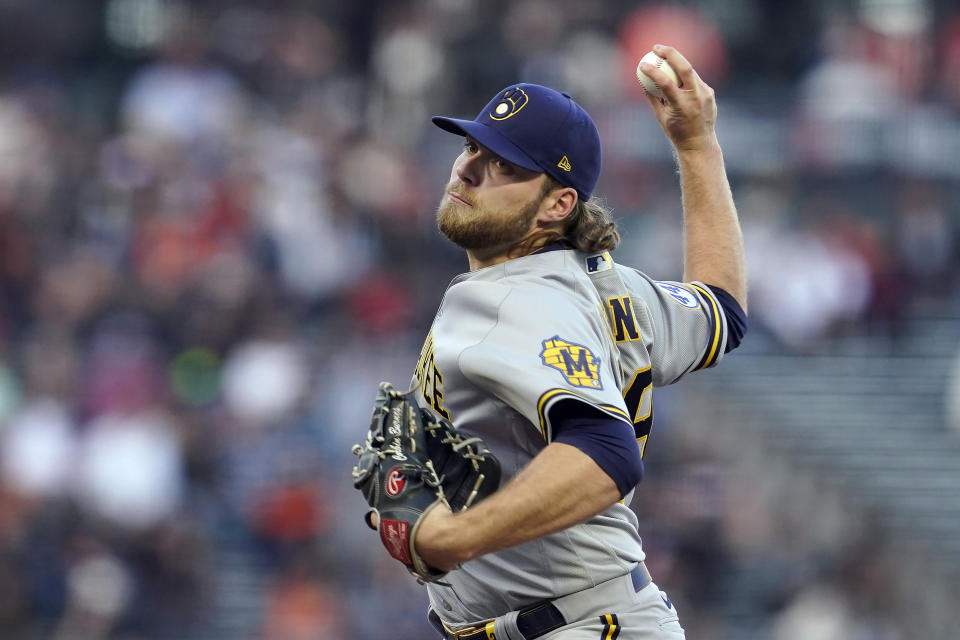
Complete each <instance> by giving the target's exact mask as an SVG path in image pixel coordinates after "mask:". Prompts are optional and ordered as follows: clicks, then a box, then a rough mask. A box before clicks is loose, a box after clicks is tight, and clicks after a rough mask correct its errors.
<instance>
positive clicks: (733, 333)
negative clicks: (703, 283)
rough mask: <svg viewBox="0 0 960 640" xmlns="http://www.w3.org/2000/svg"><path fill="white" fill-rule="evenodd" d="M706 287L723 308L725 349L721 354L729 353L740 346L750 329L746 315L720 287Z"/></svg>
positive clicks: (734, 300)
mask: <svg viewBox="0 0 960 640" xmlns="http://www.w3.org/2000/svg"><path fill="white" fill-rule="evenodd" d="M707 287H708V288H709V289H710V291H712V292H713V295H715V296H717V301H718V302H720V306H721V307H722V308H723V315H725V316H726V317H727V347H726V348H725V349H724V350H723V352H724V353H730V352H731V351H733V350H734V349H736V348H737V347H739V346H740V342H741V341H742V340H743V336H744V335H746V333H747V329H749V328H750V327H749V323H748V322H747V314H746V313H744V312H743V307H741V306H740V303H739V302H737V300H736V299H735V298H734V297H733V296H732V295H730V294H729V293H727V292H726V291H724V290H723V289H721V288H720V287H715V286H713V285H710V284H708V285H707Z"/></svg>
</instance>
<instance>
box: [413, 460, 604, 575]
mask: <svg viewBox="0 0 960 640" xmlns="http://www.w3.org/2000/svg"><path fill="white" fill-rule="evenodd" d="M619 498H620V492H619V490H618V489H617V486H616V484H615V483H614V481H613V480H612V479H611V478H610V476H608V475H607V474H606V473H605V472H604V471H603V470H602V469H601V468H600V467H599V466H597V463H595V462H594V461H593V459H591V458H590V457H589V456H587V455H586V454H585V453H583V452H581V451H580V450H579V449H577V448H576V447H572V446H570V445H566V444H563V443H553V444H550V445H548V446H547V447H546V448H545V449H544V450H543V451H541V452H540V453H539V454H538V455H537V456H536V457H535V458H534V459H533V460H532V461H531V462H530V464H528V465H527V466H526V467H525V468H524V469H523V470H521V471H520V473H518V474H517V475H516V476H515V477H514V479H513V480H512V481H511V482H510V483H509V484H507V485H506V486H505V487H503V488H502V489H500V490H499V491H497V492H496V493H494V494H493V495H492V496H490V497H489V498H487V499H486V500H484V501H483V502H481V503H480V504H478V505H476V506H474V507H472V508H470V509H468V510H467V511H464V512H462V513H458V514H451V513H450V512H449V511H448V510H441V509H434V510H432V511H431V512H429V513H428V514H427V515H426V516H425V518H424V521H423V523H422V524H421V526H420V529H419V531H418V532H417V537H416V542H415V544H416V549H417V552H418V553H419V554H420V556H421V557H422V558H423V559H424V561H425V562H426V563H427V564H428V565H430V566H432V567H436V568H438V569H449V568H452V567H454V566H456V565H457V564H460V563H462V562H466V561H467V560H471V559H473V558H476V557H479V556H481V555H484V554H487V553H492V552H494V551H500V550H502V549H507V548H509V547H513V546H516V545H518V544H523V543H524V542H529V541H531V540H535V539H537V538H540V537H543V536H545V535H549V534H551V533H555V532H557V531H560V530H563V529H566V528H568V527H570V526H572V525H574V524H577V523H579V522H582V521H584V520H587V519H588V518H590V517H592V516H594V515H596V514H597V513H600V512H601V511H603V510H604V509H606V508H607V507H609V506H610V505H612V504H613V503H614V502H616V501H617V500H618V499H619Z"/></svg>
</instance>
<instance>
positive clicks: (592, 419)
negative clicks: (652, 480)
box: [551, 401, 643, 498]
mask: <svg viewBox="0 0 960 640" xmlns="http://www.w3.org/2000/svg"><path fill="white" fill-rule="evenodd" d="M558 405H559V406H562V407H563V408H562V409H557V410H556V411H555V412H554V411H553V410H551V413H556V415H551V423H552V424H553V442H562V443H564V444H568V445H570V446H573V447H576V448H577V449H579V450H580V451H582V452H584V453H585V454H587V455H588V456H590V457H591V458H592V459H593V461H594V462H596V463H597V465H598V466H599V467H600V468H601V469H603V471H604V472H605V473H606V474H607V475H608V476H610V478H611V479H612V480H613V481H614V483H615V484H616V485H617V490H618V491H620V497H621V498H622V497H623V496H625V495H627V494H628V493H630V492H631V491H632V490H633V489H634V487H636V486H637V484H639V483H640V480H642V479H643V460H641V459H640V448H639V447H638V446H637V441H636V438H635V437H634V431H633V425H631V424H629V423H627V422H624V421H623V420H617V419H616V418H611V417H610V416H608V415H606V414H604V413H602V412H601V411H599V410H597V409H595V408H593V407H591V406H590V405H588V404H585V403H583V402H569V401H564V402H561V403H558ZM575 405H580V406H575Z"/></svg>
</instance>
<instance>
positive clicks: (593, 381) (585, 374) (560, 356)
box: [540, 336, 603, 389]
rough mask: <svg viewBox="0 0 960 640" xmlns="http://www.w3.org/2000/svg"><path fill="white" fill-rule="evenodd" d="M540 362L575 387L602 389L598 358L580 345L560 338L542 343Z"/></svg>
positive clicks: (548, 339) (553, 338) (556, 337)
mask: <svg viewBox="0 0 960 640" xmlns="http://www.w3.org/2000/svg"><path fill="white" fill-rule="evenodd" d="M542 344H543V350H542V351H541V352H540V360H541V362H543V364H545V365H546V366H548V367H551V368H553V369H556V370H557V371H559V372H560V373H561V375H563V377H564V379H565V380H566V381H567V382H568V383H569V384H571V385H573V386H575V387H585V388H587V389H603V383H601V382H600V358H598V357H596V356H595V355H593V352H592V351H590V349H588V348H586V347H585V346H583V345H582V344H577V343H575V342H569V341H568V340H564V339H563V338H561V337H560V336H553V337H552V338H547V339H546V340H544V341H543V343H542Z"/></svg>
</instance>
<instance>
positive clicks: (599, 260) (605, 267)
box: [586, 251, 613, 273]
mask: <svg viewBox="0 0 960 640" xmlns="http://www.w3.org/2000/svg"><path fill="white" fill-rule="evenodd" d="M586 265H587V273H600V272H601V271H609V270H610V269H613V259H612V258H611V257H610V252H609V251H604V252H603V253H600V254H597V255H595V256H587V258H586Z"/></svg>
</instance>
